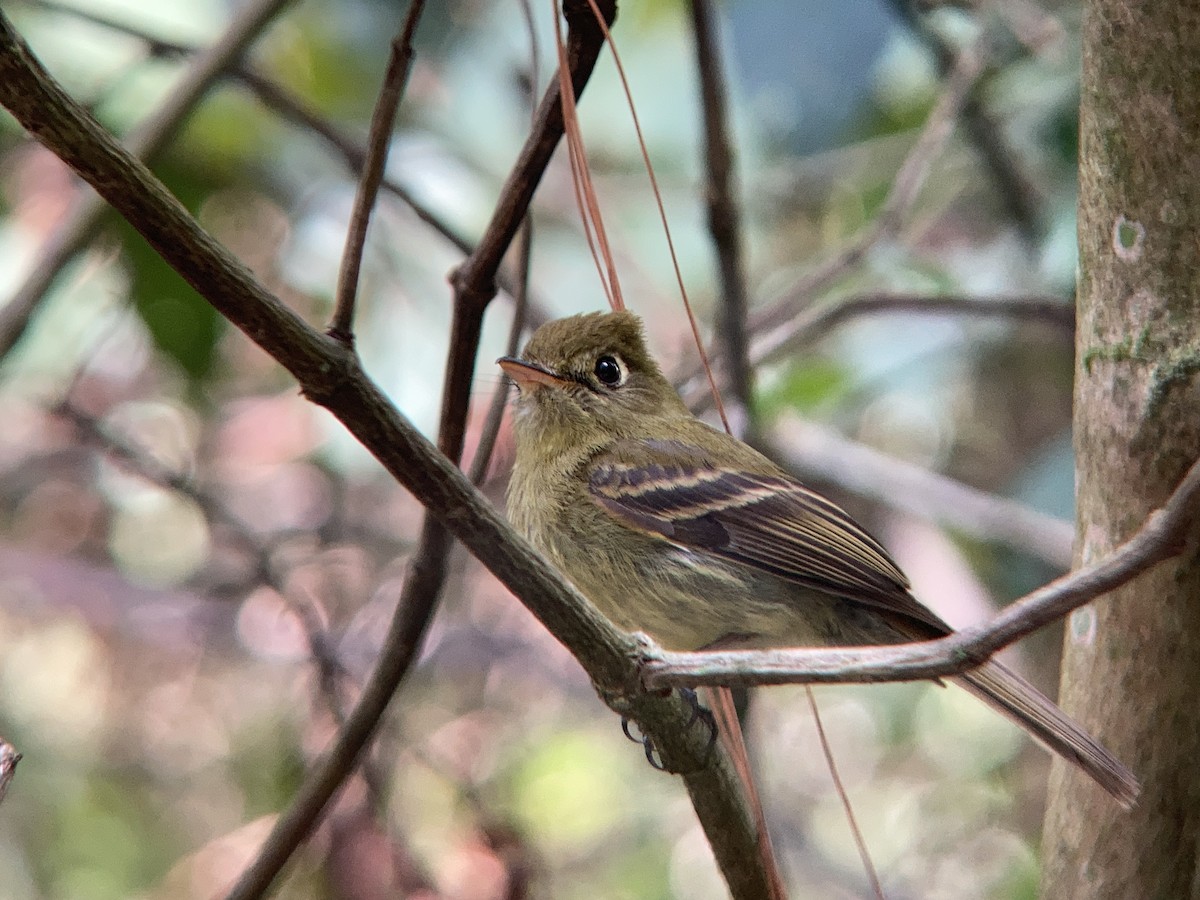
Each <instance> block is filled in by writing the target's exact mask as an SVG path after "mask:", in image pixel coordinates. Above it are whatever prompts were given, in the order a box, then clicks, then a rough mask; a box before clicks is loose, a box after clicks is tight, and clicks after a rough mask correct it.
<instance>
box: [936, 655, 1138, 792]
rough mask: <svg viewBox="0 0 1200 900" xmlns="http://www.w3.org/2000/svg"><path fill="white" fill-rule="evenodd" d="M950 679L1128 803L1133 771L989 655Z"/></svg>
mask: <svg viewBox="0 0 1200 900" xmlns="http://www.w3.org/2000/svg"><path fill="white" fill-rule="evenodd" d="M955 681H957V682H958V683H959V684H961V685H962V686H963V687H965V688H966V689H967V690H969V691H970V692H971V693H972V694H974V695H975V696H977V697H979V698H980V699H981V700H984V701H985V702H987V703H988V704H989V705H991V706H993V707H995V708H996V709H997V710H999V711H1000V712H1002V713H1004V714H1005V715H1006V716H1008V717H1009V718H1010V719H1012V720H1014V721H1015V722H1016V723H1017V724H1018V725H1020V726H1021V727H1022V728H1024V729H1025V730H1026V731H1028V732H1029V733H1030V734H1031V735H1033V737H1035V738H1037V739H1038V740H1039V741H1040V742H1041V743H1042V744H1044V745H1045V746H1047V747H1048V748H1050V749H1051V750H1052V751H1054V752H1055V753H1057V754H1058V755H1059V756H1061V757H1062V758H1063V759H1065V760H1067V761H1068V762H1071V763H1074V764H1075V765H1077V766H1079V768H1081V769H1082V770H1083V771H1084V772H1086V773H1087V774H1088V775H1090V776H1091V777H1092V778H1093V779H1094V780H1095V782H1096V783H1097V784H1098V785H1100V787H1102V788H1104V789H1105V790H1106V791H1108V792H1109V793H1110V794H1112V795H1113V797H1115V798H1116V799H1117V801H1118V802H1119V803H1120V804H1121V805H1122V806H1124V807H1125V808H1126V809H1128V808H1129V807H1131V806H1132V805H1133V803H1134V800H1136V799H1137V795H1138V791H1139V790H1140V788H1139V786H1138V782H1137V779H1136V778H1135V777H1134V775H1133V773H1132V772H1130V771H1129V769H1127V768H1125V766H1124V765H1123V764H1122V763H1121V761H1120V760H1119V759H1117V758H1116V757H1115V756H1113V755H1112V754H1111V753H1109V752H1108V750H1106V749H1105V748H1104V747H1103V746H1101V745H1100V744H1099V743H1098V742H1097V741H1096V739H1095V738H1093V737H1092V736H1091V735H1090V734H1088V733H1087V732H1086V731H1084V730H1083V729H1082V728H1080V727H1079V726H1078V725H1076V724H1075V722H1074V721H1072V720H1071V718H1070V717H1069V716H1068V715H1067V714H1066V713H1064V712H1063V711H1062V710H1061V709H1059V708H1058V707H1057V706H1055V705H1054V703H1053V702H1052V701H1051V700H1050V699H1049V698H1048V697H1046V696H1045V695H1044V694H1042V692H1041V691H1039V690H1038V689H1037V688H1035V687H1034V686H1033V685H1031V684H1030V683H1029V682H1028V681H1026V680H1025V679H1024V678H1022V677H1021V676H1020V675H1018V674H1017V673H1016V672H1014V671H1012V670H1011V669H1009V668H1007V667H1006V666H1004V665H1003V664H1001V663H999V662H997V661H995V660H992V661H990V662H988V663H985V664H984V665H982V666H980V667H979V668H978V669H972V670H971V671H969V672H966V673H964V674H963V675H960V676H958V677H957V678H955Z"/></svg>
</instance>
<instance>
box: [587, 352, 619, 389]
mask: <svg viewBox="0 0 1200 900" xmlns="http://www.w3.org/2000/svg"><path fill="white" fill-rule="evenodd" d="M592 371H593V372H595V373H596V378H597V379H598V380H599V382H600V383H601V384H604V385H607V386H608V387H616V386H617V385H619V384H620V383H621V382H622V381H624V380H625V371H624V370H623V369H622V368H621V364H620V363H619V362H618V361H617V359H616V357H614V356H602V357H600V358H599V359H598V360H596V367H595V368H594V369H593V370H592Z"/></svg>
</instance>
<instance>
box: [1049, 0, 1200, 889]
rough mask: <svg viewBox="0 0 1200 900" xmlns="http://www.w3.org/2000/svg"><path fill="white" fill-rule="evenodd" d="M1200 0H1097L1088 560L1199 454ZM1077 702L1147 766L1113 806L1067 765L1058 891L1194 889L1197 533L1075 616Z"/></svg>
mask: <svg viewBox="0 0 1200 900" xmlns="http://www.w3.org/2000/svg"><path fill="white" fill-rule="evenodd" d="M1198 48H1200V4H1197V3H1196V2H1194V0H1180V2H1176V3H1150V2H1148V0H1085V2H1084V23H1083V88H1082V97H1081V110H1080V190H1079V251H1080V259H1079V264H1080V268H1079V300H1078V322H1079V325H1078V336H1077V338H1076V382H1075V451H1076V459H1077V462H1076V467H1077V468H1076V481H1077V493H1078V499H1077V512H1076V515H1077V529H1078V530H1077V534H1078V535H1079V539H1078V541H1077V548H1076V549H1077V558H1076V562H1077V563H1078V562H1087V561H1089V560H1091V559H1094V558H1095V557H1097V556H1099V555H1101V554H1103V553H1106V552H1107V551H1109V550H1110V549H1111V548H1112V547H1113V546H1114V545H1116V544H1117V543H1119V542H1120V541H1122V540H1123V539H1125V538H1126V537H1128V536H1129V535H1130V534H1131V533H1132V532H1133V531H1134V530H1135V529H1136V528H1137V526H1138V525H1139V523H1140V522H1141V521H1142V520H1143V519H1144V518H1145V517H1146V515H1147V513H1148V512H1150V510H1152V509H1153V508H1155V507H1156V506H1158V505H1159V504H1161V503H1162V501H1163V500H1164V499H1165V498H1166V497H1167V495H1168V494H1169V493H1170V492H1171V490H1172V488H1173V487H1174V486H1175V484H1176V483H1177V482H1178V480H1179V479H1180V478H1181V477H1182V475H1183V473H1184V472H1185V471H1186V469H1187V467H1188V465H1189V464H1190V463H1191V462H1192V461H1193V460H1194V459H1195V458H1196V456H1197V455H1198V454H1200V376H1198V373H1200V299H1198V294H1200V49H1198ZM1066 632H1067V633H1066V647H1065V654H1064V662H1063V680H1062V699H1063V705H1064V707H1065V708H1066V709H1067V710H1068V711H1069V712H1070V713H1071V714H1072V715H1074V716H1076V717H1077V718H1078V719H1079V721H1080V722H1081V723H1082V724H1083V725H1084V726H1085V727H1086V728H1088V729H1089V730H1090V731H1091V732H1092V733H1093V734H1095V735H1096V736H1097V737H1098V738H1099V739H1100V740H1101V741H1103V742H1104V743H1105V744H1106V745H1107V746H1108V747H1109V748H1110V749H1111V750H1113V752H1115V753H1116V754H1117V755H1118V756H1119V757H1120V758H1121V759H1122V760H1124V761H1125V762H1126V763H1127V764H1128V765H1129V766H1130V767H1131V768H1132V769H1133V770H1134V772H1136V773H1137V775H1138V777H1139V778H1140V779H1141V782H1142V795H1141V798H1140V799H1139V801H1138V804H1137V806H1136V807H1135V808H1134V809H1133V810H1132V811H1130V812H1126V811H1124V810H1122V809H1120V808H1119V807H1118V806H1117V805H1116V804H1115V803H1113V802H1112V801H1111V799H1109V798H1108V797H1107V796H1105V795H1104V794H1103V793H1102V792H1100V791H1098V790H1097V789H1096V788H1095V787H1094V786H1093V785H1091V784H1089V783H1088V782H1087V780H1086V779H1084V778H1082V777H1080V776H1079V775H1078V774H1077V773H1074V772H1068V771H1067V770H1066V769H1065V768H1064V767H1063V766H1062V765H1060V764H1057V763H1056V765H1055V768H1054V770H1053V773H1052V776H1051V784H1050V806H1049V810H1048V812H1047V816H1046V829H1045V837H1044V856H1045V863H1044V868H1043V880H1042V890H1043V895H1044V896H1046V897H1050V898H1055V900H1058V898H1076V897H1080V898H1082V897H1086V898H1121V900H1127V898H1138V900H1142V898H1145V900H1159V898H1161V900H1182V898H1189V897H1191V898H1200V861H1198V852H1200V556H1198V554H1197V549H1196V542H1195V540H1193V541H1191V542H1190V543H1189V545H1188V548H1187V549H1186V551H1185V552H1184V553H1183V555H1181V556H1180V557H1178V558H1177V559H1175V560H1172V561H1169V562H1167V563H1164V564H1162V565H1160V566H1158V567H1157V568H1156V569H1154V570H1153V571H1152V572H1149V573H1147V574H1146V575H1144V576H1143V577H1141V578H1139V579H1137V580H1136V581H1134V582H1133V583H1132V584H1130V585H1128V586H1127V587H1126V588H1124V589H1122V590H1120V591H1116V592H1115V593H1114V594H1113V595H1112V596H1110V597H1109V598H1106V599H1103V600H1101V601H1099V602H1097V603H1095V604H1092V605H1091V606H1089V607H1085V608H1084V609H1081V610H1079V612H1077V613H1076V614H1075V615H1074V616H1073V617H1072V619H1071V621H1070V622H1069V623H1068V627H1067V630H1066Z"/></svg>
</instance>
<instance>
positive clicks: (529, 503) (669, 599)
mask: <svg viewBox="0 0 1200 900" xmlns="http://www.w3.org/2000/svg"><path fill="white" fill-rule="evenodd" d="M499 362H500V365H501V367H503V369H504V371H505V372H506V373H507V374H508V375H509V376H511V377H512V379H513V380H514V381H515V382H516V383H517V385H518V386H519V388H520V396H519V398H518V399H517V402H516V408H515V415H514V425H513V428H514V432H515V436H516V445H517V457H516V464H515V466H514V468H513V474H512V480H511V482H510V484H509V489H508V504H509V515H510V517H511V519H512V522H513V525H514V526H515V527H516V528H517V529H518V530H520V531H522V532H523V533H524V534H525V535H526V536H527V537H528V538H529V539H530V540H531V541H532V542H533V544H534V546H536V547H537V548H538V549H539V550H541V552H542V553H544V554H545V555H546V556H548V557H549V558H550V560H551V561H553V562H554V563H555V564H556V565H557V566H558V567H559V568H560V569H561V570H562V571H563V573H564V574H566V576H567V577H568V578H570V580H571V581H572V582H574V583H575V585H576V586H577V587H578V588H579V590H580V591H582V592H583V594H584V595H586V596H587V597H588V598H589V599H590V600H591V601H592V602H593V603H594V604H595V605H596V606H597V607H598V608H599V609H600V611H601V612H603V613H604V614H605V615H606V616H608V618H609V619H611V620H612V621H613V623H615V624H616V625H617V626H618V627H620V628H623V629H625V630H627V631H642V632H645V633H647V634H649V635H650V636H651V637H652V638H654V639H655V640H656V641H658V642H659V643H660V644H662V645H663V646H664V647H667V648H669V649H672V650H699V649H703V648H713V647H717V646H720V647H724V648H730V647H745V648H762V647H803V646H823V645H829V646H855V645H868V644H896V643H903V642H907V641H921V640H930V639H933V638H938V637H943V636H945V635H947V634H949V633H950V632H951V628H950V626H948V625H947V624H946V623H945V622H943V621H942V620H941V619H940V618H939V617H938V616H937V615H936V614H934V613H933V612H932V611H931V610H929V609H927V608H926V607H925V606H923V605H922V604H921V603H920V602H918V601H917V599H916V598H915V597H913V595H912V594H911V593H910V592H909V583H908V579H907V578H906V577H905V575H904V573H903V572H901V571H900V569H899V567H898V566H897V565H896V563H895V562H894V561H893V560H892V558H891V557H890V556H889V555H888V553H887V551H886V550H884V549H883V547H882V546H880V545H879V543H878V542H877V541H876V540H875V539H874V538H872V537H871V536H870V535H869V534H867V532H866V531H864V530H863V529H862V527H860V526H859V525H858V524H857V523H856V522H855V521H854V520H853V519H851V518H850V517H849V516H848V515H847V514H846V513H845V512H843V511H842V510H841V509H839V508H838V507H837V506H835V505H834V504H833V503H831V502H830V501H829V500H827V499H825V498H824V497H822V496H821V495H819V494H817V493H814V492H813V491H811V490H809V489H808V488H806V487H804V485H802V484H801V483H800V482H798V481H797V480H796V479H795V478H793V477H792V476H790V475H788V474H787V473H786V472H784V471H783V470H782V469H780V468H779V467H778V466H776V465H775V464H774V463H772V462H771V461H770V460H768V459H767V458H766V457H765V456H763V455H762V454H761V453H759V452H758V451H757V450H754V449H753V448H752V447H750V446H748V445H746V444H744V443H742V442H741V441H739V440H737V439H736V438H733V437H731V436H730V435H727V434H725V433H724V432H721V431H716V430H715V429H713V428H710V427H709V426H708V425H706V424H704V423H703V422H701V421H700V420H699V419H697V418H696V417H695V416H693V415H692V414H691V412H690V411H689V410H688V409H687V407H686V406H684V404H683V401H682V400H681V399H680V398H679V395H678V394H677V393H676V391H675V389H674V388H673V387H672V386H671V384H670V382H668V381H667V379H666V378H665V377H664V376H663V374H662V371H661V370H660V369H659V367H658V365H657V364H656V363H655V361H654V359H653V358H652V357H651V356H650V354H649V353H648V352H647V350H646V345H645V341H644V339H643V336H642V327H641V322H640V320H639V319H638V318H637V317H636V316H634V315H632V314H631V313H627V312H617V313H592V314H588V315H582V316H573V317H571V318H568V319H561V320H558V321H555V322H550V323H548V324H546V325H543V326H542V327H541V328H539V329H538V330H537V331H536V332H535V333H534V335H533V337H532V338H531V339H530V341H529V343H528V345H527V346H526V348H525V352H524V356H523V357H522V358H520V359H516V358H511V357H505V358H503V359H501V360H500V361H499ZM956 680H957V681H958V682H959V683H960V684H962V685H963V686H964V687H965V688H966V689H967V690H969V691H971V692H972V693H973V694H975V695H977V696H978V697H980V698H982V699H983V700H985V701H986V702H988V703H989V704H991V705H992V706H994V707H995V708H997V709H998V710H1000V711H1001V712H1002V713H1004V714H1006V715H1007V716H1009V717H1010V718H1012V719H1013V720H1014V721H1015V722H1017V724H1019V725H1020V726H1021V727H1023V728H1024V729H1026V730H1027V731H1028V732H1029V733H1030V734H1032V735H1033V736H1034V737H1035V738H1037V739H1038V740H1040V741H1041V742H1042V743H1044V744H1045V745H1047V746H1048V747H1050V748H1051V749H1052V750H1053V751H1055V752H1056V753H1059V754H1060V755H1062V756H1063V757H1064V758H1065V759H1067V760H1068V761H1070V762H1072V763H1074V764H1075V765H1077V766H1079V767H1080V768H1081V769H1082V770H1083V771H1084V772H1086V773H1087V774H1088V775H1090V776H1091V777H1092V778H1094V779H1095V780H1096V782H1097V783H1099V784H1100V786H1101V787H1103V788H1104V789H1105V790H1106V791H1108V792H1109V793H1110V794H1112V795H1113V796H1114V797H1116V798H1117V800H1119V801H1121V802H1122V803H1123V804H1126V805H1128V804H1130V803H1132V802H1133V799H1134V798H1135V797H1136V796H1137V792H1138V785H1137V781H1136V779H1135V778H1134V777H1133V775H1132V774H1131V773H1130V772H1129V770H1128V769H1126V768H1125V766H1123V765H1122V764H1121V763H1120V761H1118V760H1117V759H1116V758H1115V757H1114V756H1113V755H1112V754H1111V753H1109V752H1108V751H1107V750H1106V749H1105V748H1104V747H1102V746H1101V745H1100V744H1099V743H1097V742H1096V741H1095V740H1094V739H1093V738H1092V737H1091V736H1090V735H1088V734H1087V733H1086V732H1084V731H1083V730H1082V729H1081V728H1080V727H1079V726H1078V725H1076V724H1075V722H1073V721H1072V720H1071V719H1070V718H1069V717H1068V716H1067V715H1066V714H1065V713H1064V712H1063V711H1062V710H1060V709H1059V708H1058V707H1057V706H1055V705H1054V704H1053V703H1052V702H1051V701H1050V700H1049V699H1047V698H1046V697H1045V696H1044V695H1043V694H1041V693H1040V692H1039V691H1038V690H1037V689H1036V688H1034V687H1033V686H1032V685H1030V684H1029V683H1028V682H1026V681H1025V680H1024V679H1023V678H1021V677H1020V676H1019V675H1017V674H1016V673H1015V672H1013V671H1011V670H1010V669H1008V668H1006V667H1005V666H1004V665H1002V664H1001V663H999V662H997V661H995V660H993V661H990V662H988V663H985V664H984V665H983V666H980V667H979V668H977V669H972V670H971V671H969V672H966V673H964V674H963V675H961V676H959V677H958V678H957V679H956Z"/></svg>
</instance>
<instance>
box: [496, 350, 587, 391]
mask: <svg viewBox="0 0 1200 900" xmlns="http://www.w3.org/2000/svg"><path fill="white" fill-rule="evenodd" d="M496 362H497V363H499V365H500V368H502V369H503V370H504V373H505V374H506V375H507V376H508V377H509V378H511V379H512V380H513V381H515V382H516V383H517V385H518V386H519V387H521V388H522V389H526V388H540V387H556V388H562V387H566V386H567V385H568V384H569V383H570V382H568V381H567V380H566V379H565V378H560V377H558V376H557V375H555V374H554V373H553V372H551V371H550V370H549V369H547V368H544V367H543V366H539V365H537V363H531V362H526V361H525V360H523V359H516V358H515V357H512V356H502V357H500V358H499V359H498V360H496Z"/></svg>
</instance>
